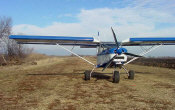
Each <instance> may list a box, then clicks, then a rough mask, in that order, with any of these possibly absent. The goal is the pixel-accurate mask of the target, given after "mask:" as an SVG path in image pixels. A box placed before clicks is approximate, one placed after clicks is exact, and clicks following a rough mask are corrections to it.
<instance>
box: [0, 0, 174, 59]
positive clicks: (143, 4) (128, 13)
mask: <svg viewBox="0 0 175 110" xmlns="http://www.w3.org/2000/svg"><path fill="white" fill-rule="evenodd" d="M0 16H7V17H11V18H12V20H13V28H12V31H13V34H26V35H54V36H55V35H57V36H63V35H64V36H85V37H95V38H97V33H98V31H99V32H100V41H114V40H113V37H112V32H111V30H110V27H111V26H112V27H113V28H114V31H115V32H116V35H117V38H118V40H119V41H122V40H125V39H127V38H130V37H175V19H174V18H175V0H0ZM28 47H32V48H34V50H35V52H39V53H44V54H48V55H70V54H69V53H68V52H66V51H64V50H62V49H59V48H58V47H56V46H43V45H28ZM67 48H69V49H70V48H72V47H67ZM128 50H129V52H134V53H140V52H141V49H140V47H137V48H135V47H129V48H128ZM173 50H175V46H163V47H160V48H158V49H157V50H155V51H154V52H152V53H150V54H148V55H147V56H175V51H173ZM73 51H74V52H77V53H78V54H83V55H86V54H88V55H95V54H96V50H95V49H80V48H78V47H76V48H75V49H74V50H73Z"/></svg>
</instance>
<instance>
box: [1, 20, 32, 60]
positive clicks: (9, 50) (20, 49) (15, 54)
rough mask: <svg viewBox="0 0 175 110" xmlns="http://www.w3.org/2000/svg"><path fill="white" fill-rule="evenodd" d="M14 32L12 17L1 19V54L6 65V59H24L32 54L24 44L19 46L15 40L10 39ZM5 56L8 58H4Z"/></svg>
mask: <svg viewBox="0 0 175 110" xmlns="http://www.w3.org/2000/svg"><path fill="white" fill-rule="evenodd" d="M11 30H12V19H11V18H10V17H0V53H1V56H2V58H3V60H4V62H5V63H7V61H6V59H5V58H8V59H14V58H24V57H26V55H28V54H30V53H29V52H32V49H28V48H27V47H25V46H23V45H22V44H17V42H16V41H15V40H12V39H9V35H11ZM4 55H5V56H6V57H4Z"/></svg>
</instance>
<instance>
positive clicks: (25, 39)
mask: <svg viewBox="0 0 175 110" xmlns="http://www.w3.org/2000/svg"><path fill="white" fill-rule="evenodd" d="M9 38H10V39H14V40H16V41H17V42H18V43H20V44H49V45H56V44H57V43H58V44H59V45H74V46H89V47H93V46H95V47H96V46H97V45H98V44H99V41H98V40H96V39H94V38H93V37H68V36H33V35H11V36H9Z"/></svg>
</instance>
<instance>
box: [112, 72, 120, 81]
mask: <svg viewBox="0 0 175 110" xmlns="http://www.w3.org/2000/svg"><path fill="white" fill-rule="evenodd" d="M119 81H120V73H119V71H114V74H113V83H119Z"/></svg>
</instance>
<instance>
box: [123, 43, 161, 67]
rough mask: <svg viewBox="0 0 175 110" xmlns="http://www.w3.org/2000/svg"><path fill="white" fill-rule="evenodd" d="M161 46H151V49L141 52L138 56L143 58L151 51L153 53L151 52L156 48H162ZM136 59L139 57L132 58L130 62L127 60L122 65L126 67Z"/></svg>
mask: <svg viewBox="0 0 175 110" xmlns="http://www.w3.org/2000/svg"><path fill="white" fill-rule="evenodd" d="M162 45H163V44H161V45H158V46H153V47H152V48H150V49H149V50H147V51H144V52H142V53H141V54H139V55H140V56H144V55H146V54H147V53H149V52H151V51H153V50H155V49H157V48H158V47H160V46H162ZM138 58H140V57H134V58H133V59H131V60H129V61H128V62H126V63H125V64H124V65H127V64H129V63H131V62H133V61H134V60H136V59H138Z"/></svg>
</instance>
